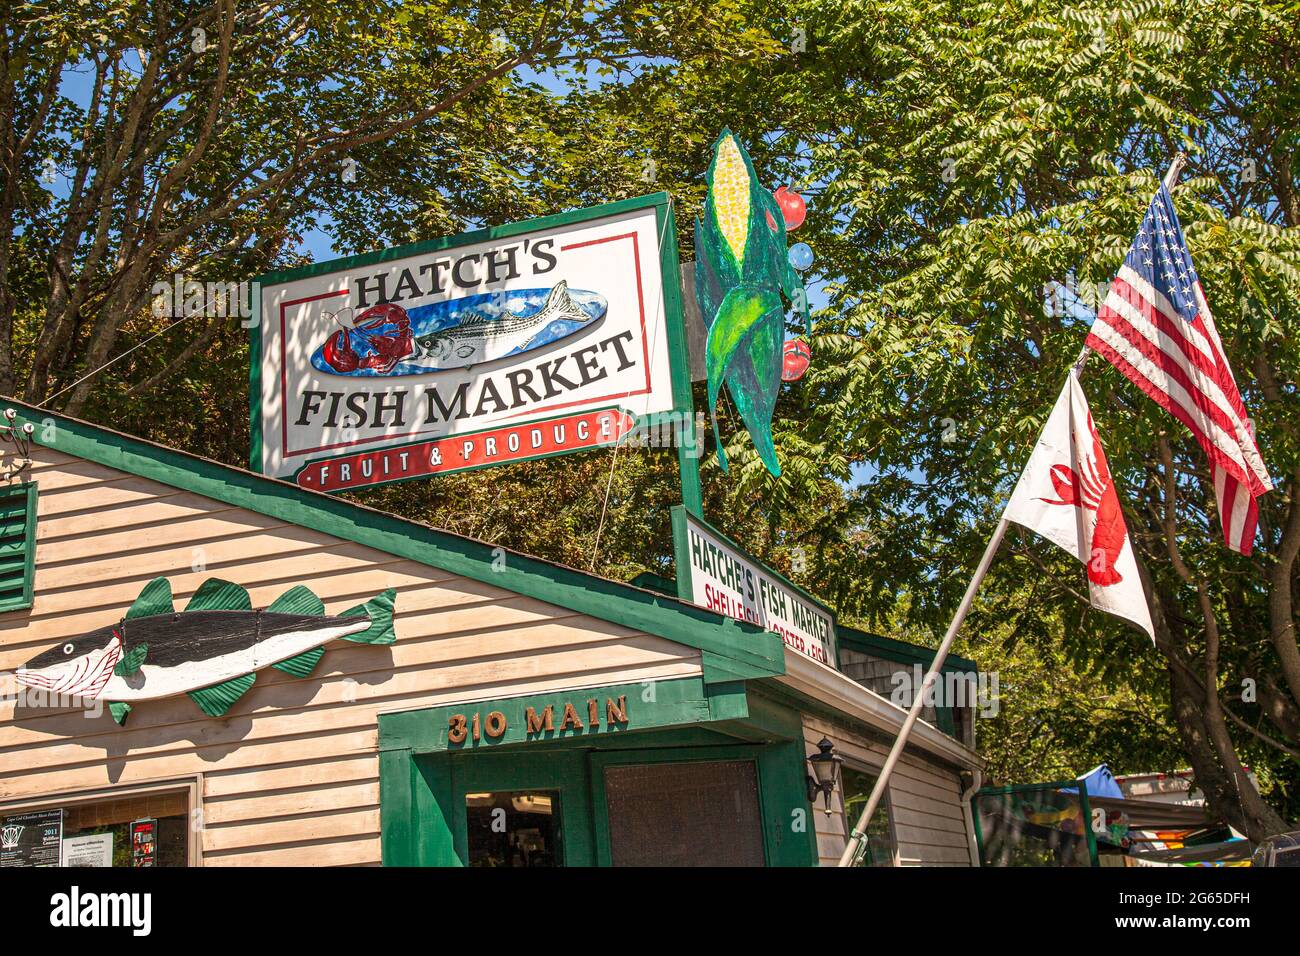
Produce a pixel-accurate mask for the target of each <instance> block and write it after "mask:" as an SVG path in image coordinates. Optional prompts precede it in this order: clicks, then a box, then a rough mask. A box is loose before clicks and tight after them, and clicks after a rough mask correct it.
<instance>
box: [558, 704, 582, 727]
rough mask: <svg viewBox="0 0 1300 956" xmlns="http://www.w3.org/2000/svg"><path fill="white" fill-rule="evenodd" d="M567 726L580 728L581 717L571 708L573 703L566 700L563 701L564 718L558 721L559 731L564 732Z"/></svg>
mask: <svg viewBox="0 0 1300 956" xmlns="http://www.w3.org/2000/svg"><path fill="white" fill-rule="evenodd" d="M569 728H573V729H574V730H581V729H582V718H581V717H579V716H578V712H577V711H576V710H574V709H573V705H572V704H570V703H569V702H568V701H567V700H566V701H565V702H564V719H563V720H561V721H560V733H564V731H566V730H568V729H569Z"/></svg>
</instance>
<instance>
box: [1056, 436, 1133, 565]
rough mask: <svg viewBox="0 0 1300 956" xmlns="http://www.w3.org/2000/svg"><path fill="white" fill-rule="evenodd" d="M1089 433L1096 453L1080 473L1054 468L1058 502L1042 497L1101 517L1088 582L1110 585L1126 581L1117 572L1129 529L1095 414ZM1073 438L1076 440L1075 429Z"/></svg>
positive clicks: (1095, 527)
mask: <svg viewBox="0 0 1300 956" xmlns="http://www.w3.org/2000/svg"><path fill="white" fill-rule="evenodd" d="M1088 431H1089V432H1090V433H1091V434H1092V454H1091V455H1090V456H1089V457H1088V458H1086V459H1084V461H1083V462H1082V463H1081V466H1080V469H1079V471H1078V472H1076V471H1075V470H1074V469H1073V468H1071V467H1070V466H1069V465H1062V464H1056V465H1053V466H1052V470H1051V478H1052V487H1053V488H1055V489H1056V495H1057V500H1055V501H1054V500H1052V499H1051V498H1040V499H1038V500H1039V501H1046V502H1047V503H1048V504H1049V505H1073V506H1074V507H1076V508H1083V509H1084V510H1086V511H1093V512H1096V514H1097V522H1096V524H1095V525H1094V526H1093V530H1092V548H1091V549H1090V556H1089V559H1088V580H1089V581H1091V582H1092V583H1093V584H1100V585H1103V586H1104V585H1110V584H1118V583H1119V582H1120V581H1123V580H1124V578H1123V576H1122V575H1121V574H1120V573H1119V572H1118V571H1116V570H1115V561H1116V559H1117V558H1119V555H1120V552H1121V551H1123V550H1124V544H1125V543H1126V542H1127V541H1128V528H1127V527H1126V526H1125V524H1124V515H1123V513H1122V512H1121V511H1120V509H1119V495H1118V494H1117V493H1116V492H1115V483H1114V482H1113V481H1111V478H1110V465H1108V464H1107V463H1106V453H1105V452H1104V451H1103V450H1102V447H1101V436H1099V435H1098V434H1097V426H1096V425H1094V424H1093V423H1092V413H1091V412H1089V413H1088ZM1070 437H1071V439H1074V438H1075V436H1074V434H1073V430H1071V436H1070Z"/></svg>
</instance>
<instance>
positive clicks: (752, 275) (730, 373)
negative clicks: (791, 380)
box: [695, 129, 804, 475]
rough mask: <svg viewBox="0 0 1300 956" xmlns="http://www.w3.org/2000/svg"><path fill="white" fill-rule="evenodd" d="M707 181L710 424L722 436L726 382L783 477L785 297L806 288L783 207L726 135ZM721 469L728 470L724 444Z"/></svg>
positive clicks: (701, 283)
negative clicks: (779, 400) (793, 262)
mask: <svg viewBox="0 0 1300 956" xmlns="http://www.w3.org/2000/svg"><path fill="white" fill-rule="evenodd" d="M706 179H707V181H708V184H709V194H708V198H707V200H706V201H705V205H704V215H702V216H700V217H699V218H697V219H696V220H695V296H696V300H697V301H698V302H699V306H700V312H701V314H702V315H703V316H704V323H705V325H706V326H707V327H708V330H709V336H708V343H707V346H706V349H705V369H706V372H707V376H708V396H709V417H710V419H711V420H712V422H713V431H714V434H715V435H716V434H717V432H718V418H717V402H718V395H719V392H721V390H722V383H723V382H726V384H727V388H728V390H729V391H730V392H731V398H732V401H734V402H735V404H736V410H737V411H738V412H739V413H740V417H741V420H742V421H743V422H744V423H745V428H746V430H747V431H748V432H749V435H750V438H751V439H752V440H753V442H754V450H755V451H757V452H758V456H759V458H760V459H761V460H762V462H763V464H764V465H765V466H766V467H767V470H768V471H769V472H771V473H772V474H773V475H780V474H781V463H780V462H779V461H777V457H776V448H775V446H774V445H773V443H772V412H773V410H774V408H775V407H776V397H777V393H778V391H779V390H780V387H781V346H782V344H783V341H784V339H785V306H784V304H783V302H782V299H781V293H782V292H784V293H785V295H786V297H787V298H788V299H789V300H790V301H791V303H799V302H802V301H804V296H803V295H802V293H803V284H802V283H801V282H800V281H799V278H798V276H797V275H796V273H795V271H794V269H792V268H791V266H790V263H789V259H788V258H787V256H788V253H787V250H786V229H785V218H784V216H783V215H782V214H781V208H780V206H779V205H778V204H777V202H776V200H775V199H774V198H773V197H772V194H771V193H769V192H768V191H767V190H766V189H764V188H763V187H762V186H761V185H759V182H758V176H757V175H755V173H754V164H753V162H752V161H751V160H750V158H749V154H748V153H747V152H745V147H744V146H742V145H741V143H740V141H739V140H738V139H736V137H735V136H734V135H732V133H731V131H730V130H728V129H724V130H723V131H722V135H721V136H719V137H718V139H717V142H715V143H714V144H713V162H712V163H711V164H710V165H709V171H708V175H707V177H706ZM718 464H719V465H720V466H721V467H722V470H723V471H726V470H727V454H726V452H725V451H724V450H723V446H722V440H721V438H719V440H718Z"/></svg>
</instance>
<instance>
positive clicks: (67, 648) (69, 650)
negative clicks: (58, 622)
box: [63, 644, 76, 654]
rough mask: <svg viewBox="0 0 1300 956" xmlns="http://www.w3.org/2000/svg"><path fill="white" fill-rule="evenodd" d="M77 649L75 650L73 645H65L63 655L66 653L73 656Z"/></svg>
mask: <svg viewBox="0 0 1300 956" xmlns="http://www.w3.org/2000/svg"><path fill="white" fill-rule="evenodd" d="M75 649H76V648H74V647H73V646H72V645H71V644H64V645H63V653H65V654H71V653H72V652H73V651H74V650H75Z"/></svg>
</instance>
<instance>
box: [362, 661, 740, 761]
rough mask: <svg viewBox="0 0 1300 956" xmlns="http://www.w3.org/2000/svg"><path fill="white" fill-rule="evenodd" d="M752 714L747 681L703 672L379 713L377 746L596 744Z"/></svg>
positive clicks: (473, 748) (455, 749)
mask: <svg viewBox="0 0 1300 956" xmlns="http://www.w3.org/2000/svg"><path fill="white" fill-rule="evenodd" d="M590 701H596V716H597V719H596V720H595V721H594V722H593V721H591V720H590V717H591V712H590V708H589V702H590ZM609 701H613V702H614V703H615V710H616V712H617V714H616V716H621V717H623V718H625V719H622V720H619V719H610V713H609V712H610V707H609V706H608V702H609ZM566 704H567V705H569V706H571V707H572V708H573V709H574V712H575V714H576V717H577V721H578V724H579V726H568V727H566V726H564V717H565V715H566V709H565V705H566ZM530 711H531V714H532V716H533V717H534V718H535V719H536V720H535V722H536V721H542V720H545V719H546V715H547V713H548V712H549V714H550V719H549V721H547V723H549V724H550V729H544V730H541V731H530V730H529V716H530ZM492 713H498V714H501V715H502V716H503V717H504V718H505V724H504V727H501V728H500V732H499V733H489V729H490V728H489V727H488V726H487V716H488V715H489V714H492ZM475 716H477V717H478V718H479V723H478V728H479V729H478V732H477V733H475V732H474V723H473V720H474V717H475ZM747 716H748V710H747V709H746V702H745V691H744V687H743V685H738V684H714V685H708V684H706V683H705V681H704V679H703V678H701V677H681V678H673V679H671V680H647V681H643V682H640V683H635V684H612V685H608V686H604V687H589V688H575V689H573V690H561V691H551V692H548V693H544V694H527V695H522V696H519V697H503V698H498V699H496V700H483V701H469V702H465V703H458V704H444V705H442V706H439V707H425V708H420V709H418V710H407V711H396V712H392V713H384V714H380V715H379V749H380V750H381V751H382V750H393V749H406V750H413V751H416V752H419V753H440V752H444V751H445V752H451V753H461V752H479V751H489V750H496V749H498V748H500V747H507V746H510V745H513V744H519V745H523V746H529V745H535V744H541V743H561V742H573V743H582V744H590V743H592V742H593V741H595V740H596V739H597V738H601V740H602V742H603V740H604V739H605V738H608V737H613V736H623V735H626V734H629V733H635V732H637V731H642V730H652V729H658V728H662V727H671V726H675V725H681V724H689V725H695V724H701V723H707V722H709V721H714V720H737V719H743V718H744V717H747ZM456 717H464V718H465V722H466V725H467V729H468V733H467V734H466V736H465V737H464V739H463V740H461V741H459V742H457V741H454V740H452V739H451V737H452V736H453V729H456V728H458V727H459V723H458V722H454V721H453V719H454V718H456ZM493 729H495V728H493Z"/></svg>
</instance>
